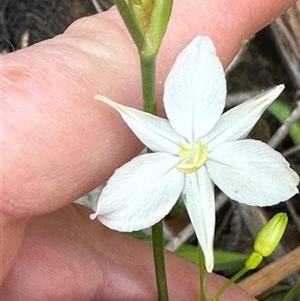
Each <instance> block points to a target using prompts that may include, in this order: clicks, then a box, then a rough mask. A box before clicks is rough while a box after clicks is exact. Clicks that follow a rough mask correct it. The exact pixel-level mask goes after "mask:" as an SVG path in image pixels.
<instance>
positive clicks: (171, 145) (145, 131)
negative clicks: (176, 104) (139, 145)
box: [95, 95, 186, 155]
mask: <svg viewBox="0 0 300 301" xmlns="http://www.w3.org/2000/svg"><path fill="white" fill-rule="evenodd" d="M95 98H96V99H98V100H101V101H103V102H105V103H106V104H108V105H109V106H111V107H112V108H114V109H115V110H117V111H118V112H119V113H120V114H121V116H122V118H123V120H124V121H125V122H126V123H127V125H128V126H129V127H130V128H131V130H132V131H133V132H134V134H135V135H136V136H137V137H138V138H139V139H140V140H141V141H142V142H143V143H144V144H145V145H146V146H147V147H149V148H150V149H151V150H152V151H154V152H167V153H171V154H173V155H177V154H178V151H179V145H178V144H179V142H183V143H184V142H186V140H185V139H184V138H183V137H181V136H180V135H179V134H178V133H177V132H176V131H174V130H173V128H172V127H171V126H170V123H169V121H168V120H166V119H163V118H160V117H157V116H154V115H151V114H148V113H145V112H143V111H139V110H136V109H134V108H130V107H126V106H123V105H120V104H118V103H116V102H113V101H112V100H110V99H108V98H106V97H104V96H100V95H97V96H96V97H95Z"/></svg>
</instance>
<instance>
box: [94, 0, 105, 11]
mask: <svg viewBox="0 0 300 301" xmlns="http://www.w3.org/2000/svg"><path fill="white" fill-rule="evenodd" d="M91 1H92V3H93V5H94V7H95V10H96V11H97V13H101V12H103V9H102V8H101V6H100V5H99V3H98V2H97V0H91Z"/></svg>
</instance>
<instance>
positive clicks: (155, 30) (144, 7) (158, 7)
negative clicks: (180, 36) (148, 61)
mask: <svg viewBox="0 0 300 301" xmlns="http://www.w3.org/2000/svg"><path fill="white" fill-rule="evenodd" d="M172 4H173V0H128V8H129V10H130V12H131V15H132V16H133V18H134V19H135V22H136V24H137V26H138V28H139V30H140V32H141V34H142V36H143V44H142V45H140V48H139V51H140V53H141V55H142V56H143V58H149V57H153V56H155V55H157V53H158V50H159V47H160V45H161V42H162V39H163V36H164V34H165V32H166V30H167V25H168V22H169V19H170V16H171V10H172Z"/></svg>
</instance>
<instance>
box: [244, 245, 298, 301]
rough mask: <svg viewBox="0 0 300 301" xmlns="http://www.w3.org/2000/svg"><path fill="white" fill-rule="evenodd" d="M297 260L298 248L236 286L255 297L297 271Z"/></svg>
mask: <svg viewBox="0 0 300 301" xmlns="http://www.w3.org/2000/svg"><path fill="white" fill-rule="evenodd" d="M299 258H300V247H298V248H296V249H295V250H293V251H291V252H290V253H288V254H287V255H285V256H283V257H280V258H279V259H277V260H276V261H274V262H272V263H271V264H269V265H267V266H266V267H264V268H262V269H261V270H259V271H258V272H256V273H255V274H253V275H251V276H249V277H247V278H246V279H244V280H242V281H241V282H239V283H238V285H239V286H240V287H241V288H242V289H243V290H245V291H246V292H247V293H248V294H250V295H251V296H254V297H257V296H259V295H261V294H262V293H264V292H265V291H267V290H268V289H269V288H271V287H273V286H274V285H275V284H277V283H278V282H280V281H281V280H283V279H284V278H286V277H288V276H290V275H292V274H293V273H294V272H296V271H297V270H299V269H300V260H299Z"/></svg>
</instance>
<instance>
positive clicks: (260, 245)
mask: <svg viewBox="0 0 300 301" xmlns="http://www.w3.org/2000/svg"><path fill="white" fill-rule="evenodd" d="M287 222H288V217H287V215H286V213H282V212H281V213H277V214H276V215H275V216H273V217H272V218H271V219H270V220H269V222H268V223H267V224H266V225H264V226H263V228H262V229H261V230H260V231H259V233H258V235H257V237H256V240H255V242H254V250H255V251H256V252H257V253H259V254H260V255H261V256H263V257H267V256H269V255H270V254H271V253H272V252H273V251H274V250H275V248H276V247H277V245H278V243H279V241H280V240H281V238H282V235H283V233H284V231H285V228H286V225H287Z"/></svg>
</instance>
